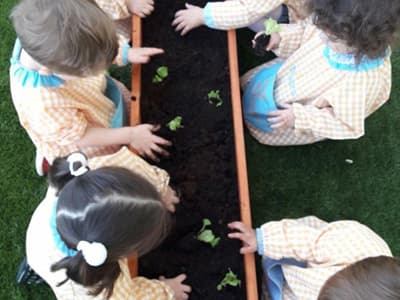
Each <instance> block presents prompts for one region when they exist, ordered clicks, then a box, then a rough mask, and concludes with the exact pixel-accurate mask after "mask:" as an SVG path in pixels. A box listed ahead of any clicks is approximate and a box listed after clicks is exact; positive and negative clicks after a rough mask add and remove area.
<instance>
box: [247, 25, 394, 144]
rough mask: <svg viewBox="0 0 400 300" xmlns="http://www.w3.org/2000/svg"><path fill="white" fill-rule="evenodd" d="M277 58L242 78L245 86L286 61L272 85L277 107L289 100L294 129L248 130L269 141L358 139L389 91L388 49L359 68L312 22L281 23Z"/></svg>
mask: <svg viewBox="0 0 400 300" xmlns="http://www.w3.org/2000/svg"><path fill="white" fill-rule="evenodd" d="M281 26H282V32H280V35H281V37H282V41H281V43H280V47H279V49H277V50H276V51H275V52H276V54H277V55H278V56H279V57H278V58H277V59H275V60H273V61H271V62H268V63H266V64H263V65H261V66H259V67H256V68H254V69H252V70H250V71H249V72H247V73H246V74H245V75H244V76H243V77H242V78H241V85H242V88H243V89H245V88H246V86H247V84H248V82H249V81H250V80H251V79H252V78H253V76H254V75H255V74H256V73H257V72H259V71H260V70H261V69H263V68H267V67H269V66H271V65H272V64H275V63H277V62H278V61H283V62H284V63H283V65H282V67H281V68H280V69H279V71H278V74H277V79H276V81H275V85H274V97H275V103H276V104H277V106H282V105H284V104H291V105H292V107H293V111H294V115H295V125H294V128H289V129H284V130H274V131H271V132H264V131H262V130H259V129H257V128H255V127H254V126H252V124H250V123H247V126H248V128H249V130H250V133H251V134H252V135H253V136H254V137H255V138H256V139H257V140H258V141H259V142H260V143H263V144H267V145H301V144H309V143H314V142H317V141H320V140H323V139H337V140H340V139H357V138H359V137H361V136H363V135H364V120H365V119H366V118H367V117H368V116H369V115H370V114H372V113H373V112H374V111H376V110H377V109H378V108H379V107H381V106H382V105H383V104H384V103H385V102H386V101H387V100H388V99H389V95H390V89H391V63H390V50H389V49H388V50H387V53H386V55H385V56H384V57H383V58H380V59H377V60H368V59H366V58H364V59H363V60H362V61H361V64H360V65H359V67H356V66H355V63H354V57H353V56H352V55H346V54H339V53H335V52H334V51H332V50H331V49H330V48H328V46H327V45H326V44H324V42H323V41H322V40H321V38H320V35H321V31H320V30H318V29H317V28H316V27H315V26H314V25H312V24H311V21H310V20H309V19H308V20H306V21H301V22H298V23H296V24H288V25H281Z"/></svg>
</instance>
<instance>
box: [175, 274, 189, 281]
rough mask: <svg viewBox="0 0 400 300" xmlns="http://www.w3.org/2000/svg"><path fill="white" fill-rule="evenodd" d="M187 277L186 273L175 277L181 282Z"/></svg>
mask: <svg viewBox="0 0 400 300" xmlns="http://www.w3.org/2000/svg"><path fill="white" fill-rule="evenodd" d="M186 278H187V276H186V274H179V275H178V276H176V277H175V279H176V281H178V282H179V283H182V281H185V280H186Z"/></svg>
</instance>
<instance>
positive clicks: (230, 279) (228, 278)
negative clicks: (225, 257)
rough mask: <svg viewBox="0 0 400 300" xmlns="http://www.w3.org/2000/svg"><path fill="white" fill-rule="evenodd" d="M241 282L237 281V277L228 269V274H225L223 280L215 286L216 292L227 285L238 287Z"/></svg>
mask: <svg viewBox="0 0 400 300" xmlns="http://www.w3.org/2000/svg"><path fill="white" fill-rule="evenodd" d="M240 283H241V281H240V280H239V279H238V277H237V275H236V274H235V273H233V272H232V270H231V269H229V272H227V273H226V274H225V277H224V279H222V281H221V282H220V283H219V284H218V285H217V290H218V291H220V290H222V289H223V288H225V287H226V286H227V285H230V286H240Z"/></svg>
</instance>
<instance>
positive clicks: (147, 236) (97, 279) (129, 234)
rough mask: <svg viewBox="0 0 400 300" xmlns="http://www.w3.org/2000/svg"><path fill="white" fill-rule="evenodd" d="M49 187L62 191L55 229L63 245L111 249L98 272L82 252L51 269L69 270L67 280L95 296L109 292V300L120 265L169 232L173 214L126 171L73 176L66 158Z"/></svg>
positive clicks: (52, 174)
mask: <svg viewBox="0 0 400 300" xmlns="http://www.w3.org/2000/svg"><path fill="white" fill-rule="evenodd" d="M77 164H80V163H77ZM78 167H79V166H78ZM49 182H50V185H52V186H53V187H56V188H57V189H59V193H58V197H59V198H58V203H57V215H56V225H57V231H58V232H59V234H60V236H61V238H62V240H63V241H64V242H65V244H66V245H67V246H68V247H69V248H71V249H76V247H77V244H78V243H79V241H82V240H83V241H88V242H98V243H102V244H103V245H104V246H105V247H106V249H107V259H106V261H105V263H104V264H102V265H101V266H99V267H92V266H90V265H88V264H87V263H86V261H85V259H84V257H83V255H82V252H81V251H78V252H77V254H76V255H74V256H70V257H65V258H64V259H62V260H60V261H59V262H56V263H55V264H53V265H52V267H51V270H52V271H57V270H60V269H66V273H67V276H68V278H69V279H72V280H73V281H75V282H77V283H79V284H82V285H83V286H87V287H88V288H89V289H90V294H91V295H98V294H100V293H101V292H105V295H106V296H107V297H110V296H111V295H112V292H113V287H114V282H115V280H116V279H117V278H118V276H119V274H120V272H121V270H120V267H119V264H118V260H120V259H121V258H124V257H127V256H129V255H130V254H133V253H134V252H136V253H138V255H139V256H140V255H143V254H145V253H147V252H148V251H150V250H151V249H153V248H154V247H156V246H157V245H158V244H159V243H160V242H161V241H162V240H163V239H164V238H165V236H166V235H167V233H168V230H169V227H170V215H169V213H168V212H167V210H166V208H165V206H164V205H163V203H162V202H161V200H160V195H159V193H158V192H157V191H156V189H155V188H154V186H153V185H152V184H150V183H149V182H148V181H147V180H145V179H144V178H142V177H141V176H139V175H137V174H134V173H132V172H130V171H129V170H127V169H124V168H117V167H103V168H99V169H96V170H92V171H88V172H86V173H85V174H83V175H81V176H78V177H74V176H72V175H71V174H70V171H69V163H68V162H67V161H66V159H63V158H57V159H56V160H55V161H54V162H53V165H52V167H51V168H50V172H49ZM63 283H64V282H61V283H60V285H61V284H63Z"/></svg>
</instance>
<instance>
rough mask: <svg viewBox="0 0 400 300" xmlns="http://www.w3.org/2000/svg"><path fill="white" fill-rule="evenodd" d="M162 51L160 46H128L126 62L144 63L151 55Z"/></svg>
mask: <svg viewBox="0 0 400 300" xmlns="http://www.w3.org/2000/svg"><path fill="white" fill-rule="evenodd" d="M163 53H164V50H163V49H160V48H150V47H143V48H130V49H129V50H128V62H130V63H131V64H146V63H148V62H149V61H150V58H151V57H152V56H154V55H158V54H163Z"/></svg>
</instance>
